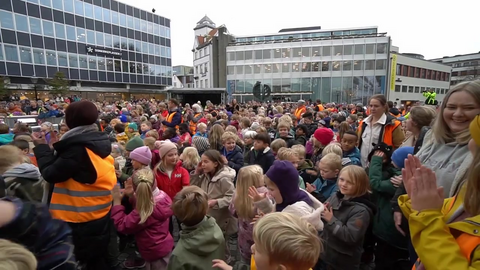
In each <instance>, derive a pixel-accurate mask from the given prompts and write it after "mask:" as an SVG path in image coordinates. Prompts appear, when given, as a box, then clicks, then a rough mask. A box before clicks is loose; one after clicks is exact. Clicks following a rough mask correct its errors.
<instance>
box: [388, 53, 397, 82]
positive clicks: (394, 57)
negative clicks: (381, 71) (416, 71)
mask: <svg viewBox="0 0 480 270" xmlns="http://www.w3.org/2000/svg"><path fill="white" fill-rule="evenodd" d="M390 73H391V74H390V91H395V76H396V75H397V55H396V54H392V68H391V69H390Z"/></svg>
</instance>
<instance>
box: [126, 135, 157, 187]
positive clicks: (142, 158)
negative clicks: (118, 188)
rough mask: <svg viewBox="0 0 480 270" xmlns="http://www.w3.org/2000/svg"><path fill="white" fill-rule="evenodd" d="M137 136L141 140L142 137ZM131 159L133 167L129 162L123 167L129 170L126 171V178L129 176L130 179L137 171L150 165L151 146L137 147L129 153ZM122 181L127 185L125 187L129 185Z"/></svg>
mask: <svg viewBox="0 0 480 270" xmlns="http://www.w3.org/2000/svg"><path fill="white" fill-rule="evenodd" d="M135 138H138V139H139V140H140V141H141V139H140V137H135ZM142 144H143V142H142ZM127 147H128V144H127ZM127 149H128V148H127ZM129 159H130V162H131V167H130V168H129V166H128V164H127V163H125V167H124V168H123V169H124V171H125V170H128V172H127V173H126V174H127V176H126V179H125V180H127V178H128V179H130V177H131V176H132V175H134V174H135V172H136V171H138V170H140V169H143V168H145V167H148V166H149V165H150V162H151V161H152V152H151V151H150V148H148V146H140V147H137V148H135V150H133V151H132V152H130V153H129ZM122 177H123V175H122ZM130 180H131V179H130ZM121 183H122V184H124V185H125V188H126V187H127V185H126V184H125V182H123V181H122V182H121ZM129 184H130V185H131V181H130V182H129Z"/></svg>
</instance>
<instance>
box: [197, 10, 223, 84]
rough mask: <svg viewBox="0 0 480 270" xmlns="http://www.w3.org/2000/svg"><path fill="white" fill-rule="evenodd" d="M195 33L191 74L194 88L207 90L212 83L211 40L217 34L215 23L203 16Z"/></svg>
mask: <svg viewBox="0 0 480 270" xmlns="http://www.w3.org/2000/svg"><path fill="white" fill-rule="evenodd" d="M193 30H194V31H195V40H194V44H193V49H192V52H193V74H194V87H195V88H209V87H211V83H212V81H213V74H212V63H213V55H212V51H213V50H212V48H213V43H212V42H211V40H212V39H213V37H214V36H215V34H216V33H217V27H216V25H215V23H214V22H213V21H212V20H210V18H208V16H207V15H205V16H204V17H203V18H202V19H201V20H200V21H198V23H197V26H196V27H195V28H194V29H193Z"/></svg>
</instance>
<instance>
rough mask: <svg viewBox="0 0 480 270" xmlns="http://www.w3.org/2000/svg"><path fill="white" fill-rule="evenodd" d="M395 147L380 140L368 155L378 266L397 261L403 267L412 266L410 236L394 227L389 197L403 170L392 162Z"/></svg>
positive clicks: (376, 264)
mask: <svg viewBox="0 0 480 270" xmlns="http://www.w3.org/2000/svg"><path fill="white" fill-rule="evenodd" d="M392 152H393V148H392V147H391V146H389V145H386V144H385V143H379V144H377V145H376V146H375V147H374V148H373V150H372V153H370V155H369V160H368V161H369V167H368V168H367V172H368V176H369V177H370V187H371V189H372V195H373V198H374V201H373V203H375V205H377V207H378V212H377V214H376V215H375V218H374V222H373V234H374V235H375V237H376V238H377V248H376V249H375V267H376V268H378V269H393V268H394V265H396V266H398V264H402V263H403V264H405V266H404V267H403V268H401V269H406V268H408V266H409V260H408V257H409V253H408V241H407V240H408V239H407V238H406V237H405V236H404V235H402V234H401V233H400V232H399V231H398V230H397V229H396V227H395V222H394V219H393V210H392V205H391V203H390V200H391V199H392V197H393V196H394V195H395V192H396V189H397V187H398V186H399V184H400V183H401V182H400V181H399V182H398V183H396V184H394V182H393V181H392V178H394V179H395V177H396V176H399V175H401V171H400V170H399V169H397V168H395V166H394V165H393V164H392V161H391V156H392Z"/></svg>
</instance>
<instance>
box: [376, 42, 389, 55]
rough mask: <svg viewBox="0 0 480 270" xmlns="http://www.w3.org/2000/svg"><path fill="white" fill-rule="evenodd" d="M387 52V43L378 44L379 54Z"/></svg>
mask: <svg viewBox="0 0 480 270" xmlns="http://www.w3.org/2000/svg"><path fill="white" fill-rule="evenodd" d="M386 53H387V44H385V43H381V44H377V54H386Z"/></svg>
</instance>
